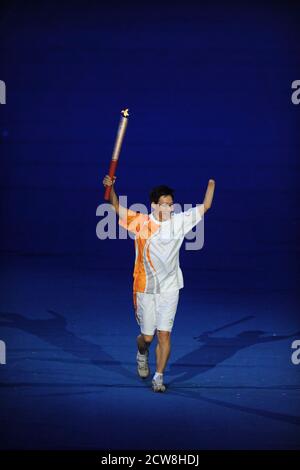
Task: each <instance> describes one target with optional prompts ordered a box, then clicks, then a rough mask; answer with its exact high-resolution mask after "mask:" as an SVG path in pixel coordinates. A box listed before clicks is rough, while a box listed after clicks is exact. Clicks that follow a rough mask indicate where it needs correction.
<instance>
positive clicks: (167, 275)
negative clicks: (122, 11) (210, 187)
mask: <svg viewBox="0 0 300 470" xmlns="http://www.w3.org/2000/svg"><path fill="white" fill-rule="evenodd" d="M201 219H202V217H201V215H200V211H199V207H192V208H191V209H188V210H187V211H185V212H180V213H177V214H173V215H172V216H171V218H170V219H168V220H166V221H162V222H160V221H158V220H157V219H156V218H155V217H154V216H153V214H150V215H147V214H142V213H138V212H134V211H131V210H129V209H128V210H127V217H125V218H123V219H121V218H120V219H119V224H120V225H121V226H122V227H124V228H125V229H127V230H128V231H129V232H131V233H134V235H135V237H134V243H135V263H134V272H133V290H134V292H145V293H154V294H155V293H160V292H167V291H174V290H178V289H181V288H182V287H183V286H184V283H183V275H182V271H181V268H180V263H179V250H180V247H181V245H182V242H183V240H184V237H185V235H186V234H187V233H188V232H189V231H190V230H192V228H193V227H195V225H196V224H198V222H200V220H201Z"/></svg>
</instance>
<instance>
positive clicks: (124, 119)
mask: <svg viewBox="0 0 300 470" xmlns="http://www.w3.org/2000/svg"><path fill="white" fill-rule="evenodd" d="M128 111H129V110H128V108H127V109H124V110H122V111H121V119H120V123H119V128H118V132H117V137H116V140H115V145H114V149H113V153H112V157H111V161H110V166H109V173H108V174H109V176H110V177H111V179H113V177H114V176H115V173H116V168H117V164H118V160H119V155H120V152H121V147H122V142H123V139H124V135H125V132H126V127H127V124H128V116H129V113H128ZM110 190H111V186H107V187H106V189H105V193H104V199H105V200H106V201H108V200H109V195H110Z"/></svg>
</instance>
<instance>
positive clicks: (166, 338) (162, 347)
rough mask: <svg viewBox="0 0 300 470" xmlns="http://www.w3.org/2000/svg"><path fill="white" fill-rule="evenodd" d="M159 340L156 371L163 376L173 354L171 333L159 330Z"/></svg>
mask: <svg viewBox="0 0 300 470" xmlns="http://www.w3.org/2000/svg"><path fill="white" fill-rule="evenodd" d="M157 339H158V343H157V346H156V371H157V372H158V373H160V374H163V373H164V370H165V368H166V365H167V362H168V359H169V357H170V352H171V332H170V331H161V330H158V331H157Z"/></svg>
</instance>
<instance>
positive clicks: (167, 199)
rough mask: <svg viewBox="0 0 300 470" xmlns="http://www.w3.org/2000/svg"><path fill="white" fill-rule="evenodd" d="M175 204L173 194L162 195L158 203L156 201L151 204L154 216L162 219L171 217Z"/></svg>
mask: <svg viewBox="0 0 300 470" xmlns="http://www.w3.org/2000/svg"><path fill="white" fill-rule="evenodd" d="M173 204H174V202H173V198H172V196H160V198H159V200H158V203H157V204H155V203H154V202H152V204H151V207H152V209H153V214H154V217H156V219H158V220H160V221H164V220H168V219H170V218H171V214H172V212H173V210H174V208H173Z"/></svg>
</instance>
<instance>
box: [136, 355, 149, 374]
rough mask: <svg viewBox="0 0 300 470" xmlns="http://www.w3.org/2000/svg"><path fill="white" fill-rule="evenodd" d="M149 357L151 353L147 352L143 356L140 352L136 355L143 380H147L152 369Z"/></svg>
mask: <svg viewBox="0 0 300 470" xmlns="http://www.w3.org/2000/svg"><path fill="white" fill-rule="evenodd" d="M148 356H149V351H146V352H145V354H141V353H140V352H139V351H138V352H137V355H136V360H137V371H138V374H139V376H140V377H141V379H146V378H147V377H149V375H150V369H149V365H148Z"/></svg>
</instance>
